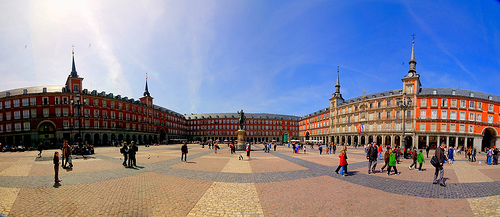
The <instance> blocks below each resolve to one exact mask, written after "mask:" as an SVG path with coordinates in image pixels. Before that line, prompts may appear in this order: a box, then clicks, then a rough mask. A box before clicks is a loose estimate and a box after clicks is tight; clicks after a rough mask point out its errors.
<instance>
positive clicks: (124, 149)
mask: <svg viewBox="0 0 500 217" xmlns="http://www.w3.org/2000/svg"><path fill="white" fill-rule="evenodd" d="M120 153H122V154H123V163H122V165H123V166H124V167H126V166H127V160H128V146H127V142H123V144H122V148H120Z"/></svg>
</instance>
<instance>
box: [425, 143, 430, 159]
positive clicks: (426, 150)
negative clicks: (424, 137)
mask: <svg viewBox="0 0 500 217" xmlns="http://www.w3.org/2000/svg"><path fill="white" fill-rule="evenodd" d="M429 149H430V146H427V147H425V153H427V158H429Z"/></svg>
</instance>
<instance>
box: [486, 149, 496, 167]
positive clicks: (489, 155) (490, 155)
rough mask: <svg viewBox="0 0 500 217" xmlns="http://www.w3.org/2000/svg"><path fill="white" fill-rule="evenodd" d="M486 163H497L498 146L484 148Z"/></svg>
mask: <svg viewBox="0 0 500 217" xmlns="http://www.w3.org/2000/svg"><path fill="white" fill-rule="evenodd" d="M486 163H487V164H488V165H498V148H486Z"/></svg>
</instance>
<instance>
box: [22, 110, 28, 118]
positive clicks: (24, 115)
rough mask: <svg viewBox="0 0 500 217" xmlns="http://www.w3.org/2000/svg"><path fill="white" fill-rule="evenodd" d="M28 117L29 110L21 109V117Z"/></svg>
mask: <svg viewBox="0 0 500 217" xmlns="http://www.w3.org/2000/svg"><path fill="white" fill-rule="evenodd" d="M29 117H30V110H23V118H24V119H26V118H29Z"/></svg>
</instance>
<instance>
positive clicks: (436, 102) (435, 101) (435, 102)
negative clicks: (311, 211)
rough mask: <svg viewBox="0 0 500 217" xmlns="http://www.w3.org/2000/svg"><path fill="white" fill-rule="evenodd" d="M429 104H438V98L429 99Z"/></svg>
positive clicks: (434, 105)
mask: <svg viewBox="0 0 500 217" xmlns="http://www.w3.org/2000/svg"><path fill="white" fill-rule="evenodd" d="M431 106H433V107H436V106H438V100H437V99H431Z"/></svg>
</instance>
